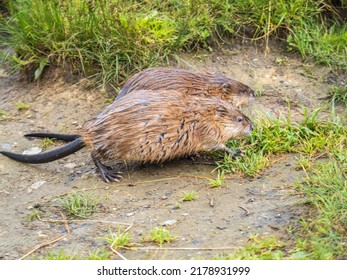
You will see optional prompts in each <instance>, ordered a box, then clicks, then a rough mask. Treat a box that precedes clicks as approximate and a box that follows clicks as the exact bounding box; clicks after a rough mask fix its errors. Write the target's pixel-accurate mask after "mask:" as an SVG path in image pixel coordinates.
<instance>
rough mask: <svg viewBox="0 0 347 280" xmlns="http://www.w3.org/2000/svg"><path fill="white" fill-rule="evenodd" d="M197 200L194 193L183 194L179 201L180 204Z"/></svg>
mask: <svg viewBox="0 0 347 280" xmlns="http://www.w3.org/2000/svg"><path fill="white" fill-rule="evenodd" d="M197 198H198V195H197V193H196V191H191V192H183V197H182V198H181V199H180V201H181V202H184V201H192V200H195V199H197Z"/></svg>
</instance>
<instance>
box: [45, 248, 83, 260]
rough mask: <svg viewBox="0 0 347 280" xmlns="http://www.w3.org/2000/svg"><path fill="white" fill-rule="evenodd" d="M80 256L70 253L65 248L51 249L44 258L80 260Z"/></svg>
mask: <svg viewBox="0 0 347 280" xmlns="http://www.w3.org/2000/svg"><path fill="white" fill-rule="evenodd" d="M79 258H80V257H79V255H77V254H76V255H68V254H66V253H65V252H64V251H63V250H60V251H58V252H53V251H51V252H49V253H48V254H47V255H45V256H44V257H43V259H44V260H78V259H79Z"/></svg>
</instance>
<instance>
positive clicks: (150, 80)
mask: <svg viewBox="0 0 347 280" xmlns="http://www.w3.org/2000/svg"><path fill="white" fill-rule="evenodd" d="M142 89H145V90H177V91H181V92H182V93H185V94H186V95H197V94H198V95H203V96H206V97H210V96H219V97H220V98H222V99H223V100H225V101H228V102H230V103H231V104H233V105H234V106H236V107H239V106H241V105H242V104H244V103H247V102H249V101H250V100H252V99H253V98H254V96H255V94H254V91H253V90H252V89H251V88H250V87H249V86H247V85H245V84H243V83H241V82H239V81H236V80H233V79H230V78H227V77H225V76H224V75H222V74H214V73H198V72H194V71H191V70H186V69H178V68H168V67H154V68H148V69H145V70H143V71H140V72H139V73H137V74H135V75H134V76H132V77H131V78H130V79H129V80H127V81H126V82H125V83H124V85H123V87H122V89H121V91H120V92H119V94H118V95H117V97H116V100H117V99H120V98H122V97H123V96H125V95H127V94H129V93H131V92H133V91H134V90H142ZM169 92H170V91H168V92H167V93H169Z"/></svg>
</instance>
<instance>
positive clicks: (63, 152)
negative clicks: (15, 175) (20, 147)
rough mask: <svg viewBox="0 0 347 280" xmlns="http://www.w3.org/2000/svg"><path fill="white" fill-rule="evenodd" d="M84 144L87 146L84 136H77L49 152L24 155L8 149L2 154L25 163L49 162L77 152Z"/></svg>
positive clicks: (1, 152) (0, 152)
mask: <svg viewBox="0 0 347 280" xmlns="http://www.w3.org/2000/svg"><path fill="white" fill-rule="evenodd" d="M84 146H85V143H84V141H83V140H82V138H77V139H75V140H73V141H72V142H70V143H68V144H66V145H64V146H62V147H59V148H57V149H54V150H51V151H48V152H44V153H40V154H36V155H23V154H16V153H12V152H6V151H0V154H3V155H4V156H7V157H8V158H10V159H13V160H15V161H19V162H23V163H31V164H39V163H47V162H51V161H55V160H58V159H61V158H64V157H66V156H68V155H70V154H73V153H75V152H77V151H78V150H80V149H82V148H83V147H84Z"/></svg>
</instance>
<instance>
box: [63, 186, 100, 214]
mask: <svg viewBox="0 0 347 280" xmlns="http://www.w3.org/2000/svg"><path fill="white" fill-rule="evenodd" d="M60 202H61V207H62V208H63V209H64V210H67V211H68V214H69V215H70V216H74V217H77V218H80V219H86V218H88V217H90V216H92V215H93V214H94V213H95V212H96V211H97V210H98V205H99V202H100V198H99V197H97V196H96V195H95V194H93V193H87V192H84V193H76V192H73V193H69V194H68V195H67V196H66V197H63V198H61V199H60Z"/></svg>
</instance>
